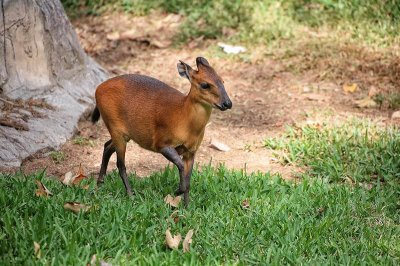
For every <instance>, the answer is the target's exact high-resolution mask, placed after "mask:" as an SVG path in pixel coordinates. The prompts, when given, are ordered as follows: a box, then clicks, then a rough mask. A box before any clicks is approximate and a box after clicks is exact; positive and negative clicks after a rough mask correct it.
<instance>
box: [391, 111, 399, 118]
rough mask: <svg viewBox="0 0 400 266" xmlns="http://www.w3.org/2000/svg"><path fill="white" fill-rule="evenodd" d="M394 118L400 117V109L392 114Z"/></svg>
mask: <svg viewBox="0 0 400 266" xmlns="http://www.w3.org/2000/svg"><path fill="white" fill-rule="evenodd" d="M391 118H392V119H400V111H396V112H394V113H393V114H392V116H391Z"/></svg>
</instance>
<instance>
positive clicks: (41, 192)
mask: <svg viewBox="0 0 400 266" xmlns="http://www.w3.org/2000/svg"><path fill="white" fill-rule="evenodd" d="M36 185H37V187H38V189H36V192H35V195H36V196H37V197H47V196H52V195H53V193H51V192H50V190H48V189H47V187H46V186H45V185H43V183H42V182H40V180H36Z"/></svg>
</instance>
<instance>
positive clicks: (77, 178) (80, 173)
mask: <svg viewBox="0 0 400 266" xmlns="http://www.w3.org/2000/svg"><path fill="white" fill-rule="evenodd" d="M86 177H87V176H86V175H85V174H84V173H83V168H82V164H79V171H78V174H77V175H76V176H75V177H74V179H73V181H72V184H74V185H78V184H79V183H80V182H82V180H83V179H85V178H86Z"/></svg>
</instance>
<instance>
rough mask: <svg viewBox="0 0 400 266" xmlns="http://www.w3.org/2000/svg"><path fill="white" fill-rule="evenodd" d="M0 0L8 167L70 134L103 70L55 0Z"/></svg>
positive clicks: (2, 131) (1, 115) (2, 120)
mask: <svg viewBox="0 0 400 266" xmlns="http://www.w3.org/2000/svg"><path fill="white" fill-rule="evenodd" d="M0 3H1V10H0V12H1V13H0V21H1V22H0V33H1V34H0V166H3V167H12V166H19V165H20V164H21V162H22V160H23V159H24V158H26V157H28V156H29V155H31V154H33V153H36V152H38V151H40V150H48V149H56V148H58V147H59V146H60V145H61V144H63V143H64V142H65V141H66V140H67V139H68V138H69V137H71V136H72V134H73V132H74V129H75V128H76V124H77V122H78V120H79V118H80V117H81V115H82V114H83V113H84V112H85V111H87V110H88V108H91V107H93V95H94V90H95V88H96V86H97V85H98V84H99V83H100V82H101V81H103V80H104V79H105V78H106V77H107V74H106V72H105V71H104V70H103V69H102V68H101V67H99V66H98V65H97V64H96V63H95V62H94V61H93V60H92V59H91V58H89V57H88V56H86V54H85V52H84V51H83V50H82V48H81V46H80V44H79V41H78V38H77V36H76V34H75V31H74V30H73V28H72V26H71V24H70V22H69V20H68V18H67V16H66V14H65V12H64V9H63V7H62V5H61V3H60V1H59V0H0Z"/></svg>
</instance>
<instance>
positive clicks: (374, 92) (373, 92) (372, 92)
mask: <svg viewBox="0 0 400 266" xmlns="http://www.w3.org/2000/svg"><path fill="white" fill-rule="evenodd" d="M378 94H379V90H378V89H377V88H375V87H371V88H370V89H369V91H368V97H370V98H372V97H374V96H376V95H378Z"/></svg>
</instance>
